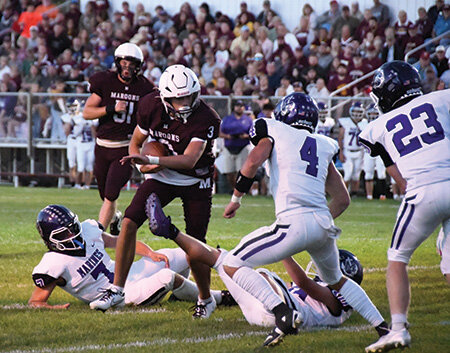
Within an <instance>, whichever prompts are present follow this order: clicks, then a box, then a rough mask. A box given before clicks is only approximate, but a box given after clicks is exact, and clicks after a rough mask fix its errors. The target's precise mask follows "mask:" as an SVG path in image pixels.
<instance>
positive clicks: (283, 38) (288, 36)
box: [273, 23, 300, 53]
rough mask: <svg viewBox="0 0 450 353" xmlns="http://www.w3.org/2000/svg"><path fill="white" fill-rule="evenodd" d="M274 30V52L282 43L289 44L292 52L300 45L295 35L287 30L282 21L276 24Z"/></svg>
mask: <svg viewBox="0 0 450 353" xmlns="http://www.w3.org/2000/svg"><path fill="white" fill-rule="evenodd" d="M276 31H277V39H276V40H275V41H274V43H273V51H274V52H276V51H277V50H278V49H279V48H281V47H282V45H283V44H287V45H289V47H290V48H291V51H292V53H293V52H294V50H295V48H297V47H298V46H300V44H299V43H298V40H297V38H296V36H295V35H294V34H293V33H291V32H289V31H288V29H287V28H286V25H285V24H283V23H282V24H280V25H278V26H277V27H276Z"/></svg>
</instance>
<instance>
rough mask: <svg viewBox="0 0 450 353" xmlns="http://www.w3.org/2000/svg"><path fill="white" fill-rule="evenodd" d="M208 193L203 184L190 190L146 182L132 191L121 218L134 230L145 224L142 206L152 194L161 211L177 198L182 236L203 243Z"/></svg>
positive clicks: (208, 211)
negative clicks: (182, 222)
mask: <svg viewBox="0 0 450 353" xmlns="http://www.w3.org/2000/svg"><path fill="white" fill-rule="evenodd" d="M211 191H212V189H211V187H204V183H197V184H195V185H192V186H175V185H170V184H166V183H162V182H160V181H157V180H154V179H147V180H146V181H145V182H144V183H143V184H142V185H141V186H140V187H139V189H138V190H137V191H136V194H135V195H134V198H133V200H132V201H131V204H130V205H129V206H128V208H127V209H126V211H125V217H128V218H129V219H131V220H132V221H134V222H135V223H136V224H137V226H138V228H139V227H140V226H141V225H142V224H143V223H144V222H145V220H146V219H147V216H146V214H145V203H146V202H147V199H148V197H149V196H150V194H151V193H152V192H154V193H155V194H156V195H158V197H159V199H160V201H161V205H162V206H163V207H164V206H166V205H167V204H169V203H170V202H171V201H172V200H173V199H175V198H177V197H179V198H181V201H182V205H183V211H184V221H185V223H186V233H187V234H189V235H190V236H192V237H194V238H196V239H198V240H200V241H202V242H206V232H207V230H208V223H209V219H210V217H211V205H212V193H211Z"/></svg>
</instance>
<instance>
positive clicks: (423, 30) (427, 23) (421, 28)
mask: <svg viewBox="0 0 450 353" xmlns="http://www.w3.org/2000/svg"><path fill="white" fill-rule="evenodd" d="M417 14H418V16H419V18H418V19H417V20H416V23H415V24H416V26H417V27H418V32H417V33H418V34H419V35H420V36H422V38H423V39H427V38H431V34H432V32H433V22H432V21H431V19H430V18H429V17H428V14H427V11H426V10H425V8H424V7H419V8H418V9H417Z"/></svg>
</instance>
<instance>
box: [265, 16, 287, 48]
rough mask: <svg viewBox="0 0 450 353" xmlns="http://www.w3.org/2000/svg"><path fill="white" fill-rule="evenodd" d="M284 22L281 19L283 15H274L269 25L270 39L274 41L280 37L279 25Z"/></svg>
mask: <svg viewBox="0 0 450 353" xmlns="http://www.w3.org/2000/svg"><path fill="white" fill-rule="evenodd" d="M282 24H283V21H282V20H281V17H279V16H274V17H273V18H272V19H271V20H270V22H269V24H268V25H267V28H268V29H269V39H270V40H271V41H272V42H274V41H275V40H276V39H277V37H278V33H277V27H278V26H279V25H282Z"/></svg>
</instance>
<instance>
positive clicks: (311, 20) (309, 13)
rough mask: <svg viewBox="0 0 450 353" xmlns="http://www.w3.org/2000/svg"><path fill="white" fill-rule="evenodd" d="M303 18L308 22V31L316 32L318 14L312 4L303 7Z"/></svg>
mask: <svg viewBox="0 0 450 353" xmlns="http://www.w3.org/2000/svg"><path fill="white" fill-rule="evenodd" d="M301 18H304V19H305V20H306V21H307V22H308V29H310V30H314V29H315V28H316V25H317V23H316V22H317V14H316V12H315V11H314V9H313V8H312V6H311V5H310V4H308V3H306V4H305V5H303V8H302V16H301Z"/></svg>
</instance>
